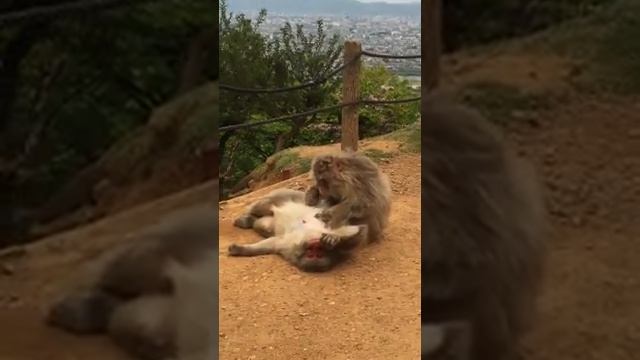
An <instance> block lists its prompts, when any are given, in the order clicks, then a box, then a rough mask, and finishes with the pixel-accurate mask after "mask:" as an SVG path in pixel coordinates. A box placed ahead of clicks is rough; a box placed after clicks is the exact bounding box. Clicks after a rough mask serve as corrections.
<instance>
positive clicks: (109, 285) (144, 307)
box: [47, 203, 218, 360]
mask: <svg viewBox="0 0 640 360" xmlns="http://www.w3.org/2000/svg"><path fill="white" fill-rule="evenodd" d="M217 236H218V205H217V203H214V204H207V205H199V206H194V207H191V208H188V209H184V210H181V211H179V212H176V213H174V214H171V215H170V216H167V217H165V218H164V219H162V220H161V221H160V223H159V224H157V225H156V226H154V227H151V228H149V229H146V230H145V231H143V232H141V233H139V234H136V235H135V236H134V239H132V241H130V242H127V243H126V244H124V245H122V246H120V247H119V248H117V249H115V250H113V251H110V252H108V253H106V254H105V255H104V256H103V257H102V258H101V259H99V260H98V261H97V262H95V263H93V264H92V265H93V267H94V268H93V269H92V270H93V271H92V272H91V273H90V276H89V278H88V279H87V282H86V284H83V285H82V286H80V287H79V288H78V289H77V290H76V291H74V292H72V293H71V294H68V295H67V296H65V297H63V298H62V299H60V300H59V301H57V302H55V303H54V304H53V306H52V307H51V309H50V311H49V313H48V314H47V321H48V323H49V324H51V325H53V326H57V327H60V328H63V329H65V330H67V331H69V332H73V333H78V334H87V333H103V332H106V333H108V334H109V335H110V336H111V338H112V339H113V340H114V341H115V342H116V343H117V344H119V345H120V346H122V347H123V348H125V349H126V350H127V351H129V352H130V353H131V354H133V355H136V356H137V357H139V358H141V359H148V360H164V359H170V358H171V359H175V358H176V357H177V359H179V360H205V359H213V358H215V357H214V354H216V353H217V341H218V340H217V339H218V337H217V334H216V331H217V330H216V325H217V310H218V308H217V299H218V296H217V289H218V287H217V281H216V277H215V274H216V269H217V261H218V255H217V250H218V242H217Z"/></svg>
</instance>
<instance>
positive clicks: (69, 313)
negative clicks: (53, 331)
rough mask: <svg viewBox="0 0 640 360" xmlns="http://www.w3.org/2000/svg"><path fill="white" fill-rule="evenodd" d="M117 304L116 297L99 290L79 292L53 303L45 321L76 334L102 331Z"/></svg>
mask: <svg viewBox="0 0 640 360" xmlns="http://www.w3.org/2000/svg"><path fill="white" fill-rule="evenodd" d="M118 304H119V301H118V300H117V299H116V298H114V297H112V296H109V295H107V294H104V293H102V292H99V291H86V292H80V293H76V294H72V295H69V296H67V297H65V298H63V299H62V300H60V301H58V302H57V303H55V304H54V305H53V306H52V307H51V308H50V309H49V312H48V314H47V316H46V322H47V323H48V324H49V325H51V326H55V327H59V328H62V329H64V330H66V331H69V332H72V333H76V334H94V333H102V332H104V331H105V330H106V329H107V324H108V322H109V317H110V316H111V313H112V311H113V309H114V308H115V307H116V305H118Z"/></svg>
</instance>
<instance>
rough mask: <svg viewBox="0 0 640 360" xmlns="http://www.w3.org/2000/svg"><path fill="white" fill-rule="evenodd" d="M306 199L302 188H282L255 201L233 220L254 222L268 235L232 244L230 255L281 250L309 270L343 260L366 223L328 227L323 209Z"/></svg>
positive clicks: (243, 224)
mask: <svg viewBox="0 0 640 360" xmlns="http://www.w3.org/2000/svg"><path fill="white" fill-rule="evenodd" d="M303 199H304V193H303V192H300V191H295V190H287V189H280V190H275V191H273V192H271V193H270V194H268V195H267V196H265V197H264V198H262V199H259V200H258V201H256V202H255V203H254V204H252V205H251V206H250V207H249V210H248V211H247V213H246V214H243V215H241V216H240V217H239V218H238V219H236V221H235V222H234V224H235V225H236V226H238V227H241V228H249V225H252V226H251V228H253V229H254V230H255V231H256V232H257V233H258V234H261V235H263V236H265V237H266V239H263V240H261V241H258V242H256V243H253V244H247V245H239V244H235V243H234V244H231V245H230V246H229V248H228V252H229V255H231V256H257V255H266V254H278V255H280V256H281V257H282V258H284V259H285V260H286V261H288V262H289V263H291V264H293V265H294V266H296V267H297V268H299V269H300V270H302V271H306V272H323V271H328V270H329V269H331V268H333V267H334V266H335V265H336V264H337V263H339V262H341V261H342V260H344V259H345V258H346V257H347V255H348V253H349V251H350V250H352V249H353V248H355V247H356V246H357V245H358V244H359V242H360V241H362V234H363V228H364V226H358V225H345V226H342V227H340V228H337V229H329V228H327V226H326V224H325V223H324V222H322V221H321V220H320V219H319V217H318V214H319V213H320V212H321V211H322V209H321V208H314V207H310V206H307V205H305V204H304V203H303V202H302V200H303ZM258 215H261V217H257V216H258ZM247 219H251V220H247Z"/></svg>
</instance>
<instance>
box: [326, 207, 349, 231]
mask: <svg viewBox="0 0 640 360" xmlns="http://www.w3.org/2000/svg"><path fill="white" fill-rule="evenodd" d="M353 207H354V205H352V204H351V202H350V201H343V202H341V203H338V204H337V205H335V206H332V207H330V208H328V209H326V210H324V211H323V213H326V214H325V215H323V217H324V219H325V223H326V224H327V225H328V226H329V227H330V228H331V229H337V228H339V227H341V226H344V225H347V224H349V219H350V218H351V217H352V216H351V209H352V208H353Z"/></svg>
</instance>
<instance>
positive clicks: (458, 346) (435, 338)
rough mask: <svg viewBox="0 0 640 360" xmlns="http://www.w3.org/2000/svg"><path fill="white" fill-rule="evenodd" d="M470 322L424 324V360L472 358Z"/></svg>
mask: <svg viewBox="0 0 640 360" xmlns="http://www.w3.org/2000/svg"><path fill="white" fill-rule="evenodd" d="M470 325H471V324H470V323H469V322H463V321H451V322H446V323H438V324H435V323H433V324H423V325H422V359H423V360H470V359H471V341H472V339H471V328H470Z"/></svg>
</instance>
